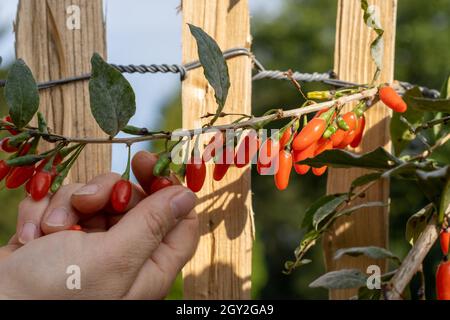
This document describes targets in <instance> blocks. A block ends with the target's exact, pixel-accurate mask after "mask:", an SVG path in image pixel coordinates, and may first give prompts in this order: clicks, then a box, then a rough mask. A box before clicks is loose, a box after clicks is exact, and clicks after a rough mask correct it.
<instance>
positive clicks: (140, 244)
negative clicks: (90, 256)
mask: <svg viewBox="0 0 450 320" xmlns="http://www.w3.org/2000/svg"><path fill="white" fill-rule="evenodd" d="M196 200H197V197H196V196H195V194H194V193H193V192H192V191H190V190H189V189H187V188H185V187H182V186H172V187H168V188H165V189H163V190H160V191H158V192H156V193H154V194H152V195H151V196H149V197H147V198H145V199H144V200H142V201H141V202H140V203H139V204H138V205H137V206H136V207H135V208H133V209H132V210H131V211H129V212H128V213H127V214H126V215H125V216H124V217H123V218H122V220H120V222H119V223H117V224H116V225H115V226H114V227H113V228H111V229H110V230H109V231H108V232H106V234H105V237H106V239H105V242H104V243H105V245H106V246H107V248H108V251H110V252H112V253H113V254H114V255H115V256H116V257H120V258H121V259H126V258H129V260H130V261H136V262H137V263H139V264H143V263H144V262H145V261H146V260H147V259H148V258H149V257H150V256H151V255H152V253H153V251H155V250H156V249H157V248H158V247H159V245H160V243H161V242H162V240H163V239H164V237H165V235H166V234H167V233H169V232H170V231H171V230H172V229H173V228H174V227H175V226H176V224H177V223H178V221H180V220H182V219H183V218H184V217H185V216H187V215H188V214H189V212H191V211H192V209H193V208H194V206H195V203H196ZM131 255H132V256H131ZM127 260H128V259H127Z"/></svg>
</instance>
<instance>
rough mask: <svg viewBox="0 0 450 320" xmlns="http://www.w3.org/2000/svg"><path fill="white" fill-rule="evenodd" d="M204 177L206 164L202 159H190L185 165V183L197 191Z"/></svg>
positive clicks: (200, 187)
mask: <svg viewBox="0 0 450 320" xmlns="http://www.w3.org/2000/svg"><path fill="white" fill-rule="evenodd" d="M205 177H206V165H205V162H204V160H203V158H202V159H192V158H191V159H190V160H189V162H188V163H187V165H186V184H187V186H188V188H189V189H191V190H192V191H193V192H199V191H200V190H201V189H202V187H203V184H204V183H205Z"/></svg>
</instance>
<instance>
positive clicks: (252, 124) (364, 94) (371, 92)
mask: <svg viewBox="0 0 450 320" xmlns="http://www.w3.org/2000/svg"><path fill="white" fill-rule="evenodd" d="M377 93H378V89H377V88H371V89H367V90H363V91H361V92H358V93H355V94H352V95H348V96H343V97H340V98H338V99H335V100H330V101H325V102H321V103H316V104H313V105H309V106H305V107H300V108H296V109H289V110H282V109H279V110H278V111H277V113H276V114H269V115H263V116H261V117H252V118H250V119H248V120H246V121H241V122H239V123H230V124H224V125H217V126H205V127H203V128H198V129H190V130H178V131H175V132H161V133H150V134H148V135H145V136H139V137H132V138H114V139H108V138H90V137H66V136H63V135H57V134H53V133H48V134H42V133H40V132H38V131H37V130H35V129H27V130H29V131H31V132H32V133H33V134H34V135H36V136H41V137H42V138H43V139H46V140H48V141H50V142H66V143H83V144H127V145H132V144H134V143H138V142H143V141H151V140H164V139H166V140H170V139H172V138H176V139H179V138H182V137H193V136H194V135H197V134H202V133H205V132H207V131H209V130H218V131H226V130H229V129H231V130H236V129H249V128H258V126H259V125H260V124H261V123H268V122H272V121H275V120H280V119H286V118H294V117H297V118H298V117H301V116H302V115H305V114H309V113H313V112H317V111H319V110H322V109H327V108H330V107H333V106H334V105H344V104H346V103H349V102H353V101H361V100H364V99H367V98H371V97H374V96H375V95H376V94H377ZM0 125H6V126H9V125H11V124H10V123H7V122H4V121H2V120H0Z"/></svg>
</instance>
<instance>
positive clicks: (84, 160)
mask: <svg viewBox="0 0 450 320" xmlns="http://www.w3.org/2000/svg"><path fill="white" fill-rule="evenodd" d="M78 22H79V29H78V28H77V27H78V26H77V23H78ZM69 26H70V27H69ZM15 32H16V56H17V58H22V59H24V60H25V62H26V63H27V64H28V65H29V66H30V68H31V70H32V71H33V74H34V76H35V78H36V80H37V81H48V80H55V79H60V78H65V77H71V76H77V75H82V74H85V73H88V72H90V70H91V65H90V58H91V56H92V54H93V53H94V52H98V53H100V54H101V55H102V56H103V57H104V58H106V43H105V41H106V35H105V27H104V21H103V7H102V0H71V1H63V0H20V2H19V8H18V11H17V19H16V23H15ZM40 110H41V112H43V113H44V115H45V117H46V119H47V121H48V125H49V127H50V128H52V129H53V130H54V132H56V133H59V134H63V135H66V136H98V137H100V136H103V137H104V136H105V135H104V134H102V132H101V130H100V129H99V127H98V125H97V124H96V122H95V120H94V118H93V117H92V115H91V111H90V108H89V90H88V85H87V81H84V82H77V83H72V84H66V85H64V86H60V87H57V88H53V89H46V90H43V91H41V104H40ZM110 164H111V147H110V145H95V146H94V145H89V146H88V147H87V148H86V149H85V151H84V152H83V153H82V154H81V156H80V158H79V160H78V161H77V163H76V165H75V166H74V168H73V169H72V171H71V174H70V177H69V178H70V180H71V181H76V182H86V181H88V180H90V179H91V178H93V177H94V176H95V175H97V174H99V173H103V172H108V171H110Z"/></svg>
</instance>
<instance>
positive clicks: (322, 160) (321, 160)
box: [298, 147, 402, 170]
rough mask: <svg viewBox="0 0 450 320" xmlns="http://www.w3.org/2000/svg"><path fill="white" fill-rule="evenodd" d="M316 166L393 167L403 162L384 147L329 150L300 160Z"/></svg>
mask: <svg viewBox="0 0 450 320" xmlns="http://www.w3.org/2000/svg"><path fill="white" fill-rule="evenodd" d="M298 163H299V164H307V165H310V166H313V167H316V168H320V167H322V166H329V167H335V168H351V167H358V168H366V169H378V170H381V169H391V168H393V167H394V166H395V165H396V164H397V165H398V164H401V163H402V162H401V161H400V160H399V159H398V158H396V157H394V156H393V155H391V154H390V153H388V152H387V151H386V150H384V149H383V148H381V147H380V148H378V149H375V150H373V151H371V152H368V153H365V154H354V153H352V152H350V151H346V150H339V149H335V150H328V151H325V152H323V153H321V154H319V155H318V156H316V157H314V158H312V159H306V160H303V161H300V162H298Z"/></svg>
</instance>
